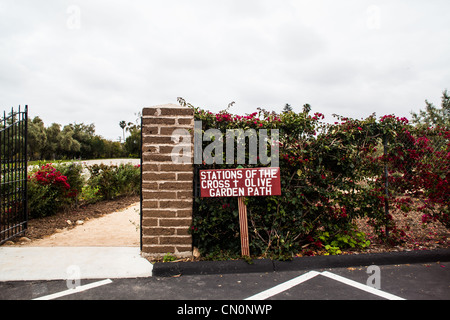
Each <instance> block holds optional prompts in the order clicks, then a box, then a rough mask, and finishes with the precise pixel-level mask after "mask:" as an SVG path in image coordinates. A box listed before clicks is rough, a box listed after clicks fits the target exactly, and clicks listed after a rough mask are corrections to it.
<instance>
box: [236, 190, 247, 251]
mask: <svg viewBox="0 0 450 320" xmlns="http://www.w3.org/2000/svg"><path fill="white" fill-rule="evenodd" d="M238 207H239V227H240V230H241V252H242V256H243V257H250V247H249V241H248V222H247V205H246V204H245V203H244V197H238Z"/></svg>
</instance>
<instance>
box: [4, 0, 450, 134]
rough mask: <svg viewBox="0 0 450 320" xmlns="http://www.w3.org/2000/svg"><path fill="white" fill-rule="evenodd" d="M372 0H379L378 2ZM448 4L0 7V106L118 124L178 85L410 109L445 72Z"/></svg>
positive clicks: (100, 127)
mask: <svg viewBox="0 0 450 320" xmlns="http://www.w3.org/2000/svg"><path fill="white" fill-rule="evenodd" d="M374 3H375V5H374ZM449 6H450V5H449V4H448V1H444V0H436V1H433V2H423V1H415V0H408V1H406V0H405V1H396V2H392V1H377V2H373V1H361V0H358V1H356V0H347V1H345V2H337V1H330V0H327V1H325V0H323V1H314V2H311V1H298V0H283V1H272V0H246V1H237V0H230V1H207V0H193V1H180V0H173V1H164V2H162V1H143V0H136V1H132V2H130V1H128V2H126V1H123V0H113V1H95V2H93V1H87V0H78V1H45V2H43V3H37V2H36V1H24V0H18V1H14V2H12V1H11V2H2V5H1V6H0V86H1V88H2V95H1V96H0V105H1V106H2V107H3V108H9V107H11V106H16V105H18V104H25V103H27V104H29V105H30V113H31V115H32V116H35V115H39V116H40V117H41V118H42V119H43V120H44V121H45V123H46V125H49V124H50V123H51V122H58V123H61V124H67V123H70V122H84V123H95V125H96V128H97V133H98V134H101V135H103V136H105V137H107V138H111V139H116V138H117V137H118V136H119V135H120V134H121V129H120V127H119V126H118V123H119V121H121V120H125V121H127V122H128V121H135V115H134V113H136V112H138V111H140V110H141V109H142V108H143V107H146V106H151V105H157V104H162V103H169V102H171V103H176V98H177V97H178V96H182V97H184V98H185V99H186V100H187V101H189V102H191V103H193V104H194V105H197V106H200V107H205V108H208V109H210V110H212V111H218V110H220V109H222V108H225V107H226V106H227V105H228V103H229V102H231V101H236V104H235V106H234V107H233V109H232V111H234V112H236V113H241V114H242V113H251V112H253V111H255V110H256V108H257V107H264V108H267V109H273V110H275V111H281V109H282V108H283V106H284V104H285V103H290V104H291V105H292V106H293V107H294V110H297V111H300V110H301V107H302V105H303V104H305V103H310V104H311V105H312V107H313V110H314V111H320V112H323V113H325V114H327V115H329V114H331V113H340V114H343V115H347V116H354V117H362V116H367V115H369V114H371V113H372V112H377V114H379V115H381V114H383V113H392V112H395V113H398V114H401V115H406V116H408V115H409V111H410V110H412V109H414V108H415V110H417V109H418V108H420V107H422V106H423V105H424V100H425V99H429V100H430V101H437V102H438V101H439V97H440V94H441V92H442V90H444V89H445V88H448V84H449V82H450V71H449V67H448V66H450V58H449V57H450V44H449V43H448V41H445V39H448V38H449V36H450V31H449V28H448V21H450V15H449V12H450V10H448V9H449Z"/></svg>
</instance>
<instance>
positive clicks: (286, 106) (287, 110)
mask: <svg viewBox="0 0 450 320" xmlns="http://www.w3.org/2000/svg"><path fill="white" fill-rule="evenodd" d="M289 111H292V107H291V105H290V104H289V103H286V104H285V105H284V108H283V112H289Z"/></svg>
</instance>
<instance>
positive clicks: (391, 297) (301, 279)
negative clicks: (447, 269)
mask: <svg viewBox="0 0 450 320" xmlns="http://www.w3.org/2000/svg"><path fill="white" fill-rule="evenodd" d="M318 275H322V276H324V277H327V278H330V279H333V280H336V281H339V282H342V283H344V284H346V285H349V286H352V287H354V288H357V289H360V290H363V291H366V292H369V293H371V294H374V295H377V296H379V297H382V298H385V299H388V300H405V299H403V298H401V297H398V296H395V295H393V294H390V293H388V292H384V291H381V290H379V289H376V288H373V287H370V286H368V285H365V284H362V283H359V282H356V281H353V280H350V279H347V278H344V277H342V276H338V275H337V274H334V273H331V272H328V271H324V272H317V271H310V272H308V273H305V274H303V275H301V276H299V277H297V278H294V279H292V280H289V281H286V282H283V283H281V284H279V285H277V286H275V287H273V288H270V289H268V290H265V291H263V292H261V293H258V294H255V295H254V296H251V297H248V298H247V299H245V300H265V299H268V298H270V297H273V296H275V295H277V294H279V293H281V292H283V291H286V290H289V289H291V288H293V287H295V286H297V285H299V284H300V283H303V282H305V281H308V280H310V279H312V278H314V277H316V276H318Z"/></svg>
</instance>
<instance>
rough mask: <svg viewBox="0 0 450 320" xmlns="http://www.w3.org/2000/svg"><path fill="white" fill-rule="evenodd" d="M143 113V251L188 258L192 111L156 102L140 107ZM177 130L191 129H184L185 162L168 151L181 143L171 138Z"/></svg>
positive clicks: (191, 197) (191, 200)
mask: <svg viewBox="0 0 450 320" xmlns="http://www.w3.org/2000/svg"><path fill="white" fill-rule="evenodd" d="M142 117H143V119H142V254H143V255H144V256H150V257H161V256H164V255H165V254H166V253H172V254H174V255H175V256H178V257H186V256H191V255H192V237H191V235H190V234H189V232H188V231H189V228H190V227H191V223H192V205H193V190H194V187H193V178H194V173H193V170H194V166H193V156H192V155H193V143H192V142H193V138H192V136H193V134H192V132H193V129H194V115H193V110H192V109H190V108H187V107H181V106H178V105H174V104H168V105H160V106H155V107H151V108H144V109H143V112H142ZM177 129H184V130H189V131H185V132H189V134H190V136H189V150H190V154H189V159H188V161H187V163H186V162H185V163H179V161H178V163H177V162H174V161H173V159H172V150H173V148H174V147H175V146H177V144H178V143H179V141H177V139H172V136H173V133H174V131H175V130H177ZM178 132H179V131H178ZM173 140H175V141H173Z"/></svg>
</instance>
